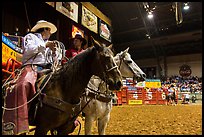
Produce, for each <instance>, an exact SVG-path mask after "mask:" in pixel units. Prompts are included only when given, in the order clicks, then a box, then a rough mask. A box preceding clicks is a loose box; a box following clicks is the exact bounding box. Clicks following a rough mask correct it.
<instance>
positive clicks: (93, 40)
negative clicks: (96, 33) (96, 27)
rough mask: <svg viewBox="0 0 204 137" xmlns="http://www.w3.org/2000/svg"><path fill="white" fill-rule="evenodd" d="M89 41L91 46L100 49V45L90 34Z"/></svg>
mask: <svg viewBox="0 0 204 137" xmlns="http://www.w3.org/2000/svg"><path fill="white" fill-rule="evenodd" d="M91 41H92V43H93V46H94V47H95V48H96V50H98V51H102V50H103V47H102V46H101V45H100V43H99V42H98V41H96V40H95V39H94V38H93V37H92V36H91Z"/></svg>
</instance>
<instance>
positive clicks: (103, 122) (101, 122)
mask: <svg viewBox="0 0 204 137" xmlns="http://www.w3.org/2000/svg"><path fill="white" fill-rule="evenodd" d="M109 120H110V113H108V114H107V115H106V116H104V117H103V118H99V119H98V133H99V135H105V129H106V127H107V124H108V122H109Z"/></svg>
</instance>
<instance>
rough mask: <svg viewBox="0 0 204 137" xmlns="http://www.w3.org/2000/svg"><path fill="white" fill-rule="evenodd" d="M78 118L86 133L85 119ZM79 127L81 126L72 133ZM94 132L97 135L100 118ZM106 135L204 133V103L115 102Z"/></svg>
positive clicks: (76, 131) (94, 126)
mask: <svg viewBox="0 0 204 137" xmlns="http://www.w3.org/2000/svg"><path fill="white" fill-rule="evenodd" d="M78 119H79V121H80V122H81V124H82V128H81V131H80V135H84V121H83V120H82V119H81V117H79V118H78ZM78 131H79V126H78V127H77V128H76V129H75V131H74V132H73V133H72V135H77V134H78ZM92 133H93V135H97V126H96V122H94V124H93V129H92ZM31 134H32V133H31ZM48 134H49V133H48ZM106 135H202V105H191V104H189V105H187V104H185V105H181V104H180V105H177V106H166V105H136V106H130V105H122V106H113V109H112V112H111V118H110V121H109V123H108V127H107V129H106Z"/></svg>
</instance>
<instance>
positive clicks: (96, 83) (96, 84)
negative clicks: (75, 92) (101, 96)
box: [88, 76, 109, 94]
mask: <svg viewBox="0 0 204 137" xmlns="http://www.w3.org/2000/svg"><path fill="white" fill-rule="evenodd" d="M88 87H90V88H91V89H93V90H95V91H97V90H99V92H100V93H105V92H108V91H109V89H108V87H107V84H106V82H104V81H103V80H102V79H101V78H99V77H98V76H92V77H91V79H90V81H89V83H88ZM108 94H109V92H108Z"/></svg>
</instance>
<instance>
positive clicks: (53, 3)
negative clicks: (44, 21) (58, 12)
mask: <svg viewBox="0 0 204 137" xmlns="http://www.w3.org/2000/svg"><path fill="white" fill-rule="evenodd" d="M45 3H47V4H48V5H50V6H52V7H53V8H54V7H55V2H45Z"/></svg>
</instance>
